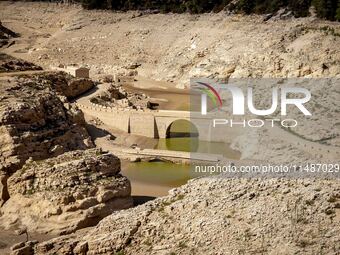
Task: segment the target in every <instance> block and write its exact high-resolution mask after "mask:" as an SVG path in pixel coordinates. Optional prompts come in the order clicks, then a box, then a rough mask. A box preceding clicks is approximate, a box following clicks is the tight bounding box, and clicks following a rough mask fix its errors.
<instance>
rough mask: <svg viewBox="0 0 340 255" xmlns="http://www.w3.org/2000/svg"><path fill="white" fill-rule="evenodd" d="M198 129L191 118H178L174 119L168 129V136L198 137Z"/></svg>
mask: <svg viewBox="0 0 340 255" xmlns="http://www.w3.org/2000/svg"><path fill="white" fill-rule="evenodd" d="M198 136H199V133H198V129H197V127H196V125H195V124H193V123H192V122H191V121H189V120H185V119H178V120H175V121H173V122H172V123H171V124H170V125H169V126H168V127H167V129H166V138H180V137H196V138H197V137H198Z"/></svg>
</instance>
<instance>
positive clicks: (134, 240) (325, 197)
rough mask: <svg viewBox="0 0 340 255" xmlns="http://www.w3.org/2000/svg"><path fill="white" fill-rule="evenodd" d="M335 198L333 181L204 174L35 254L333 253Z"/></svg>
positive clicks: (338, 227) (339, 198) (338, 198)
mask: <svg viewBox="0 0 340 255" xmlns="http://www.w3.org/2000/svg"><path fill="white" fill-rule="evenodd" d="M339 202H340V190H339V186H338V183H337V181H335V180H329V181H323V180H308V179H305V180H294V181H292V180H282V179H281V180H280V179H271V180H260V179H229V178H226V179H223V178H221V177H219V178H203V179H199V180H193V181H191V182H190V183H189V184H188V185H185V186H183V187H181V188H178V189H174V190H172V191H170V195H169V196H167V197H164V198H159V199H156V200H154V201H152V202H149V203H147V204H144V205H142V206H139V207H136V208H132V209H129V210H125V211H122V212H119V213H115V214H112V215H110V216H108V217H106V218H105V219H104V220H102V221H101V222H100V223H99V224H98V225H97V226H96V227H95V228H93V229H92V230H90V231H89V232H88V233H87V234H85V235H69V236H65V237H60V238H56V239H52V240H50V241H47V242H45V243H41V244H39V245H38V246H37V247H36V250H35V253H36V254H88V255H90V254H91V255H92V254H115V252H118V251H120V252H121V253H124V254H252V253H259V254H260V253H265V254H298V253H303V254H315V253H318V252H319V251H322V253H324V254H335V253H336V251H338V250H339V248H340V247H339V242H338V239H339V238H338V237H339V235H340V224H339V213H340V211H339V210H340V209H339V208H340V204H339Z"/></svg>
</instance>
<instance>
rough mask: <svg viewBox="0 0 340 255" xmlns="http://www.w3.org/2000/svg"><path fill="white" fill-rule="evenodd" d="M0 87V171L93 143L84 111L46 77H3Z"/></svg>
mask: <svg viewBox="0 0 340 255" xmlns="http://www.w3.org/2000/svg"><path fill="white" fill-rule="evenodd" d="M0 91H1V98H0V130H1V132H0V140H1V147H0V171H3V172H7V173H12V172H14V171H15V170H16V169H18V168H20V167H21V166H22V165H23V163H24V162H25V161H26V160H27V159H28V158H30V157H32V158H33V159H34V160H39V159H44V158H48V157H53V156H57V155H60V154H62V153H63V152H65V151H69V150H75V149H86V148H88V147H90V146H92V142H91V140H90V137H89V135H88V133H87V131H86V129H85V127H84V126H85V121H84V118H83V114H82V112H81V111H80V110H79V109H78V108H77V107H75V106H73V105H72V104H69V103H68V102H67V100H66V99H65V98H63V97H60V96H58V95H57V94H56V93H55V92H54V91H53V90H52V88H51V87H50V86H49V84H47V83H46V82H45V81H44V80H40V81H36V80H32V79H30V78H28V77H26V78H20V77H19V78H10V79H8V80H1V87H0Z"/></svg>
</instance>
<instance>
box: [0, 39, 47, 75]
mask: <svg viewBox="0 0 340 255" xmlns="http://www.w3.org/2000/svg"><path fill="white" fill-rule="evenodd" d="M0 43H1V42H0ZM38 70H42V68H41V67H40V66H38V65H36V64H33V63H31V62H28V61H25V60H22V59H17V58H14V57H12V56H9V55H7V54H5V53H0V73H5V72H22V71H38Z"/></svg>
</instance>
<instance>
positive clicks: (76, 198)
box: [0, 149, 132, 234]
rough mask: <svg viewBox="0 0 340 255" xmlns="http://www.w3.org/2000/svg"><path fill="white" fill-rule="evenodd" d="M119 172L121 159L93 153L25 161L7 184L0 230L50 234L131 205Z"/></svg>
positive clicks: (90, 222) (125, 181) (127, 186)
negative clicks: (19, 229)
mask: <svg viewBox="0 0 340 255" xmlns="http://www.w3.org/2000/svg"><path fill="white" fill-rule="evenodd" d="M119 172H120V160H119V159H118V158H117V157H115V156H113V155H112V154H105V153H102V152H101V151H99V150H96V149H90V150H85V151H73V152H67V153H65V154H63V155H61V156H58V157H56V158H51V159H47V160H42V161H32V160H28V161H27V162H26V164H25V165H24V166H23V167H22V168H21V169H20V170H18V171H17V172H16V173H15V174H13V175H12V176H11V177H9V179H8V181H7V185H8V192H9V195H10V199H9V200H8V201H7V202H6V203H5V204H4V205H3V207H2V208H1V214H2V215H1V217H0V225H1V226H2V227H5V228H20V227H21V228H22V227H23V226H25V227H27V228H28V230H29V231H34V232H42V233H55V234H65V233H70V232H73V231H75V230H77V229H80V228H84V227H88V226H93V225H95V224H97V223H98V222H99V220H101V219H102V218H103V217H105V216H107V215H109V214H111V213H113V212H114V211H116V210H119V209H125V208H129V207H131V206H132V198H131V197H130V193H131V188H130V182H129V180H128V179H127V178H126V177H123V176H122V175H120V174H119Z"/></svg>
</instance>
